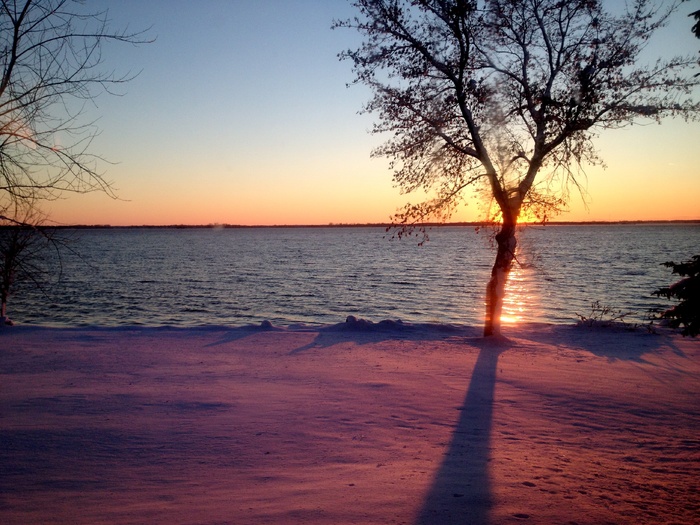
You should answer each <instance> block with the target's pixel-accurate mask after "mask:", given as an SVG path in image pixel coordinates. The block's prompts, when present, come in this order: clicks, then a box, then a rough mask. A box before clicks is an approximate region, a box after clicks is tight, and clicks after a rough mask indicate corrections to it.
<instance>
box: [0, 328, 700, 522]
mask: <svg viewBox="0 0 700 525" xmlns="http://www.w3.org/2000/svg"><path fill="white" fill-rule="evenodd" d="M504 330H505V331H506V335H507V337H502V338H498V339H483V338H481V337H480V329H477V328H472V327H460V326H443V325H410V324H404V323H400V322H396V321H387V322H382V323H370V322H368V321H364V320H361V319H348V320H347V321H346V322H345V323H339V324H338V325H334V326H324V327H309V326H295V327H287V328H282V327H274V326H272V325H270V324H269V323H267V324H264V326H263V325H261V326H257V327H247V328H242V329H226V328H223V327H221V328H208V329H175V328H165V329H154V328H133V329H125V328H121V329H105V328H102V329H100V328H80V329H58V328H32V327H26V326H15V327H12V328H9V327H8V328H7V329H4V330H2V332H0V385H1V386H0V468H1V470H0V522H1V523H3V524H7V525H10V524H27V523H71V524H99V523H105V524H106V523H110V524H112V523H119V524H122V523H152V524H159V523H163V524H194V523H198V524H205V523H207V524H215V523H217V524H220V523H256V524H258V523H261V524H264V523H271V524H295V523H314V524H316V523H318V524H350V523H358V524H359V523H381V524H385V523H407V524H449V523H473V524H510V523H533V524H534V523H561V524H567V523H568V524H574V523H577V524H580V525H583V524H602V523H617V524H624V523H630V524H644V523H649V524H651V523H654V524H657V523H667V524H672V523H675V524H681V523H682V524H690V523H695V522H697V521H696V520H697V517H698V515H700V404H699V403H698V398H699V395H700V342H699V341H697V340H693V339H684V338H682V337H680V336H679V335H676V334H672V333H670V332H662V333H660V334H650V333H647V332H645V331H630V330H627V329H623V328H616V327H582V326H579V327H575V326H555V325H544V324H539V325H509V326H507V327H505V328H504Z"/></svg>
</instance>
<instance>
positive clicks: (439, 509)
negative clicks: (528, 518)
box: [416, 339, 510, 525]
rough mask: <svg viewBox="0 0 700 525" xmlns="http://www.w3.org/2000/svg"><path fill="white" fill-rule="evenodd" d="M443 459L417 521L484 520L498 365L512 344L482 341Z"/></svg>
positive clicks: (426, 524)
mask: <svg viewBox="0 0 700 525" xmlns="http://www.w3.org/2000/svg"><path fill="white" fill-rule="evenodd" d="M477 344H478V345H479V346H481V350H480V352H479V356H478V358H477V361H476V364H475V365H474V370H473V372H472V377H471V380H470V382H469V388H468V389H467V394H466V397H465V399H464V404H463V405H462V407H461V408H460V418H459V421H458V423H457V426H456V427H455V429H454V432H453V434H452V441H451V443H450V446H449V448H448V449H447V451H446V452H445V456H444V457H443V460H442V464H441V465H440V468H439V470H438V472H437V474H436V476H435V479H434V480H433V484H432V486H431V488H430V490H429V492H428V494H427V497H426V499H425V501H424V503H423V506H422V509H421V512H420V515H419V517H418V520H417V522H416V523H417V525H433V524H434V525H438V524H440V525H443V524H458V523H459V524H464V523H469V524H471V525H486V524H488V523H489V512H490V509H491V506H492V504H493V501H492V488H491V478H490V474H489V462H490V461H491V427H492V420H493V417H492V416H493V404H494V391H495V386H496V367H497V364H498V357H499V355H500V354H501V353H502V352H504V351H505V350H507V349H508V348H509V346H510V343H509V342H508V341H507V340H505V339H502V340H497V341H490V340H484V341H483V342H481V343H477Z"/></svg>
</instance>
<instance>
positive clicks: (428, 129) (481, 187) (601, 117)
mask: <svg viewBox="0 0 700 525" xmlns="http://www.w3.org/2000/svg"><path fill="white" fill-rule="evenodd" d="M679 3H680V2H672V3H670V4H668V5H666V6H660V5H659V2H657V1H649V0H636V1H634V2H628V3H627V4H628V6H629V9H628V11H627V12H625V13H624V14H621V15H619V16H617V15H613V14H611V13H609V12H607V11H606V10H605V9H604V7H603V3H602V2H600V1H596V0H568V1H562V0H520V1H513V0H485V1H480V2H477V1H469V0H356V1H354V2H353V5H354V6H355V7H356V8H357V10H358V12H359V14H358V16H357V17H355V18H353V19H350V20H346V21H340V22H336V23H335V24H334V27H345V28H351V29H354V30H357V31H358V32H359V33H360V34H361V35H362V36H363V37H364V40H363V43H362V44H361V45H360V46H359V47H358V48H357V49H351V50H348V51H345V52H343V53H341V55H340V56H341V58H342V59H348V60H350V61H352V63H353V65H354V68H353V70H354V72H355V74H356V82H357V83H362V84H365V85H367V86H369V87H370V88H371V90H372V92H373V97H372V98H371V100H370V101H369V103H368V104H367V105H366V106H365V108H364V110H365V111H367V112H371V113H374V114H376V116H377V123H376V124H375V126H374V128H373V132H375V133H379V134H383V135H388V136H390V138H389V139H388V140H387V141H386V142H385V143H384V144H383V145H382V146H380V147H379V148H377V149H376V150H375V151H374V152H373V155H376V156H386V157H388V158H390V159H391V160H392V168H393V170H394V181H395V182H396V183H397V185H398V186H399V187H400V188H401V189H402V190H403V191H404V192H407V193H410V192H414V191H417V190H424V191H426V192H427V193H428V195H429V198H428V200H426V201H424V202H422V203H419V204H409V205H407V206H406V207H405V208H404V209H403V210H402V211H400V212H399V213H397V215H396V216H395V218H394V222H395V225H396V226H397V227H399V235H401V234H402V233H405V232H410V231H412V230H413V228H415V227H420V225H421V224H422V223H425V222H427V221H431V220H437V221H444V220H446V219H447V218H449V217H450V216H451V214H452V213H453V212H454V210H455V208H456V207H457V206H459V205H460V204H462V203H463V201H464V198H465V190H467V189H468V188H470V187H474V188H475V189H476V190H477V191H481V192H483V194H484V196H485V197H486V199H487V200H488V201H489V202H491V203H493V205H494V209H495V212H496V214H495V216H496V219H497V220H498V221H499V222H500V229H499V231H498V233H497V235H496V242H497V254H496V260H495V263H494V266H493V269H492V273H491V279H490V281H489V283H488V286H487V293H486V316H485V324H484V334H485V335H494V334H498V333H499V332H500V315H501V308H502V304H503V297H504V293H505V284H506V280H507V277H508V274H509V272H510V270H511V267H512V264H513V261H514V258H515V253H516V246H517V242H516V225H517V224H518V220H519V218H520V217H521V215H522V214H523V212H524V211H525V210H529V212H530V213H531V214H535V215H536V216H537V217H538V218H539V219H540V220H542V221H546V220H547V218H548V217H549V216H551V215H552V214H553V213H556V212H557V211H558V210H559V209H561V208H562V207H563V206H564V205H565V203H566V202H567V200H568V197H569V191H570V189H571V188H572V187H573V188H579V189H580V183H581V180H580V178H581V167H582V166H583V165H586V164H588V165H590V164H597V163H600V159H599V158H598V156H597V155H596V150H595V147H594V145H593V139H594V138H595V136H596V133H598V132H599V131H600V130H603V129H610V128H620V127H624V126H626V125H629V124H632V123H633V122H635V121H637V120H640V119H643V120H649V119H651V120H657V121H660V120H661V119H662V118H664V117H668V116H682V117H684V118H695V117H696V116H697V115H698V110H699V109H700V106H699V105H698V103H696V102H695V101H694V100H693V98H692V93H691V92H692V90H693V88H694V87H695V86H697V85H698V79H697V78H696V77H694V76H693V75H692V74H691V73H690V70H691V67H692V66H693V65H695V60H694V59H693V58H692V57H675V58H670V59H668V60H659V61H657V62H654V63H653V64H651V65H641V64H639V63H638V62H639V55H640V52H641V51H642V50H643V49H644V47H645V44H646V43H647V42H648V40H649V38H650V37H651V35H652V34H653V33H654V32H655V31H656V30H657V29H658V28H660V27H661V26H663V25H664V23H665V22H666V21H667V20H668V18H669V16H670V15H671V13H672V12H673V11H674V10H675V9H676V8H677V7H678V5H679Z"/></svg>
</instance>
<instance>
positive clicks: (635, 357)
mask: <svg viewBox="0 0 700 525" xmlns="http://www.w3.org/2000/svg"><path fill="white" fill-rule="evenodd" d="M558 330H560V331H561V333H560V336H561V339H562V341H561V342H560V341H553V342H556V343H564V344H565V345H566V346H568V347H569V348H572V349H577V350H585V351H587V352H590V353H592V354H593V355H596V356H598V357H605V358H607V359H608V360H610V361H635V362H639V363H642V362H645V363H646V362H647V361H646V360H645V359H644V355H645V354H648V353H653V352H657V351H659V350H660V349H662V348H668V349H669V350H671V351H672V352H673V353H675V354H676V355H679V356H681V357H685V354H684V353H683V351H682V350H681V349H680V348H678V346H677V345H676V344H675V343H674V342H673V340H672V339H671V338H669V337H665V336H663V335H659V334H655V333H650V332H649V331H647V330H645V329H644V328H640V327H631V326H628V325H601V326H586V325H575V326H562V327H558Z"/></svg>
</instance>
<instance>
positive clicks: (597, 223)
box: [0, 219, 700, 230]
mask: <svg viewBox="0 0 700 525" xmlns="http://www.w3.org/2000/svg"><path fill="white" fill-rule="evenodd" d="M666 224H667V225H683V224H688V225H695V224H700V219H673V220H624V221H548V222H547V223H544V224H543V223H541V222H523V223H521V224H519V226H523V227H533V226H540V227H543V226H637V225H666ZM490 226H494V227H498V223H491V222H478V221H477V222H469V221H466V222H465V221H459V222H446V223H437V222H426V223H421V224H416V225H413V227H414V228H444V227H470V228H484V227H490ZM47 227H49V228H55V229H76V230H96V229H105V230H106V229H173V230H186V229H203V230H204V229H211V230H215V229H282V228H284V229H303V228H307V229H310V228H316V229H320V228H339V229H342V228H385V229H391V228H394V227H395V228H401V227H402V226H401V225H394V224H391V223H382V222H377V223H375V222H369V223H328V224H228V223H221V224H220V223H210V224H162V225H158V224H132V225H112V224H52V225H48V226H47ZM0 228H3V227H0Z"/></svg>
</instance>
